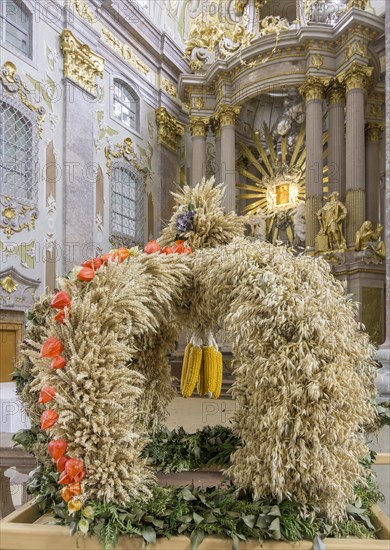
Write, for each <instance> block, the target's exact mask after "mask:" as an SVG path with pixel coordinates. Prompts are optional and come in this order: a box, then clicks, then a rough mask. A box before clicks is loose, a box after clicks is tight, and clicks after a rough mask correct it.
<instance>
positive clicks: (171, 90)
mask: <svg viewBox="0 0 390 550" xmlns="http://www.w3.org/2000/svg"><path fill="white" fill-rule="evenodd" d="M161 88H162V89H163V90H165V91H166V92H167V93H168V94H169V95H170V96H171V97H174V98H176V97H177V88H176V86H175V85H174V83H173V82H171V81H170V80H168V79H167V78H163V79H162V82H161Z"/></svg>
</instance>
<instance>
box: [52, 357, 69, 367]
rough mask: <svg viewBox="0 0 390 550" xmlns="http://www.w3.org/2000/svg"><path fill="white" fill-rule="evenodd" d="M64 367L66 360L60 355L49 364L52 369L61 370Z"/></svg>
mask: <svg viewBox="0 0 390 550" xmlns="http://www.w3.org/2000/svg"><path fill="white" fill-rule="evenodd" d="M65 365H66V359H65V357H62V355H59V356H58V357H54V359H53V360H52V362H51V364H50V366H51V368H52V369H63V368H64V367H65Z"/></svg>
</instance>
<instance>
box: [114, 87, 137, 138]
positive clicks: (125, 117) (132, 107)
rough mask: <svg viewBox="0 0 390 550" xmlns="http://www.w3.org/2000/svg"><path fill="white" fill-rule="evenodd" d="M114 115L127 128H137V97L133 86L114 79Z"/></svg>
mask: <svg viewBox="0 0 390 550" xmlns="http://www.w3.org/2000/svg"><path fill="white" fill-rule="evenodd" d="M113 114H114V117H115V118H117V119H118V120H120V121H121V122H123V124H125V125H126V126H128V127H129V128H133V129H134V130H138V126H139V123H138V120H139V99H138V95H137V94H136V93H135V91H134V90H133V88H132V87H131V86H129V85H128V84H126V83H125V82H122V81H121V80H117V79H115V80H114V101H113Z"/></svg>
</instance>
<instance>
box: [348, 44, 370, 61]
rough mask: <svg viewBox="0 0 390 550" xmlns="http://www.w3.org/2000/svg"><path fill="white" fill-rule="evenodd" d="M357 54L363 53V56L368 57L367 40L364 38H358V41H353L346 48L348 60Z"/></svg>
mask: <svg viewBox="0 0 390 550" xmlns="http://www.w3.org/2000/svg"><path fill="white" fill-rule="evenodd" d="M355 54H357V55H361V56H362V57H368V56H367V44H366V42H364V40H357V41H356V42H352V43H351V44H348V46H347V47H346V48H345V59H346V61H348V60H349V59H351V57H352V56H353V55H355Z"/></svg>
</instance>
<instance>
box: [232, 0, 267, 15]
mask: <svg viewBox="0 0 390 550" xmlns="http://www.w3.org/2000/svg"><path fill="white" fill-rule="evenodd" d="M248 2H249V0H235V2H234V10H235V12H236V13H237V15H242V14H243V13H244V10H245V8H246V7H247V5H248ZM267 2H268V0H255V7H256V8H257V9H258V10H260V9H261V8H262V7H263V6H265V5H266V3H267Z"/></svg>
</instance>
